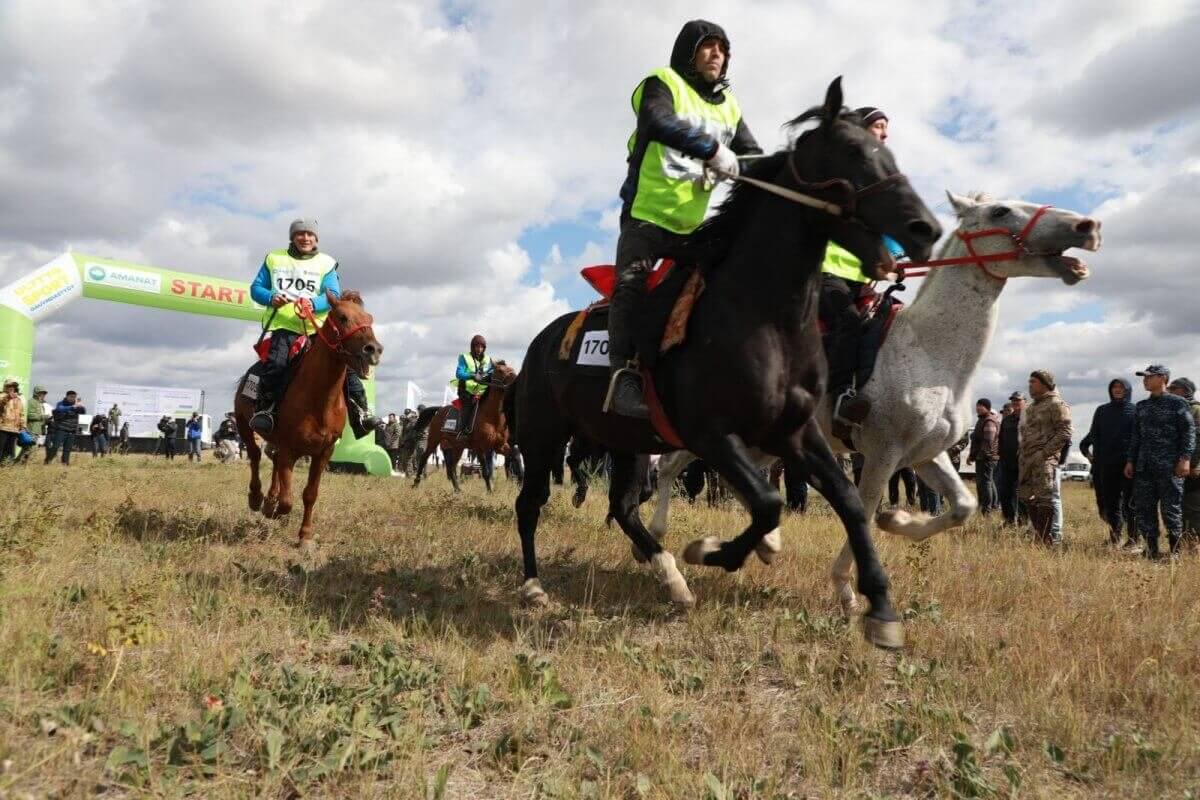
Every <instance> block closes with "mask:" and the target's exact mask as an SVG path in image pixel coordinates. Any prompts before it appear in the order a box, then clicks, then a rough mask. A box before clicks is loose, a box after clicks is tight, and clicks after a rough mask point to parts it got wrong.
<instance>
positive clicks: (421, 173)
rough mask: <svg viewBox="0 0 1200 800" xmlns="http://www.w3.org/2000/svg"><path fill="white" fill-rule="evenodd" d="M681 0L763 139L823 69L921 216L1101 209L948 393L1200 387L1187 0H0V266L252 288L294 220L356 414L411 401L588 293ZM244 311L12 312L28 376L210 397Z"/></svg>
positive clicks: (1199, 13)
mask: <svg viewBox="0 0 1200 800" xmlns="http://www.w3.org/2000/svg"><path fill="white" fill-rule="evenodd" d="M697 16H699V17H704V18H707V19H712V20H714V21H717V22H719V23H721V24H723V25H724V26H725V27H726V29H727V31H728V32H729V35H730V38H731V40H732V57H731V66H730V73H729V74H730V77H731V79H732V83H733V89H734V91H735V92H736V93H737V95H738V98H739V100H740V103H741V106H742V109H743V113H744V115H745V119H746V121H747V123H748V124H749V125H750V127H751V129H752V130H753V131H754V132H755V134H756V136H757V137H758V139H759V141H760V143H761V144H762V145H763V146H764V147H765V148H767V149H768V150H771V149H775V148H777V147H779V146H782V145H783V144H784V143H785V136H784V133H783V131H782V130H781V128H780V126H781V125H782V123H784V122H785V121H786V120H788V119H790V118H792V117H794V116H795V115H797V114H798V113H799V112H801V111H803V110H804V109H806V108H808V107H809V106H811V105H814V104H816V103H818V102H819V101H820V100H821V99H822V98H823V96H824V90H825V87H826V85H827V84H828V83H829V81H830V80H831V79H832V78H833V77H835V76H837V75H843V76H844V78H843V85H844V88H845V91H846V101H847V103H848V104H849V105H851V106H860V105H874V106H879V107H881V108H883V109H884V110H885V111H886V112H887V114H888V115H889V117H890V119H891V138H890V140H889V145H890V146H891V147H892V149H893V151H894V153H895V154H896V157H897V160H898V162H899V164H900V166H901V168H902V169H903V170H904V172H905V173H907V174H908V175H909V176H910V178H911V180H912V182H913V184H914V186H915V187H916V188H917V190H918V191H919V192H920V193H921V195H922V197H923V198H924V199H925V201H926V203H927V204H929V206H930V207H931V208H932V209H933V210H934V211H935V213H937V214H939V216H941V217H942V218H943V220H944V222H945V223H946V224H947V227H948V229H949V228H952V227H953V226H952V225H951V224H950V223H951V220H950V217H949V207H948V204H947V202H946V201H945V190H947V189H949V190H952V191H954V192H957V193H960V194H961V193H966V192H969V191H974V190H984V191H987V192H989V193H991V194H992V195H994V196H997V197H1001V198H1016V199H1025V200H1031V201H1038V202H1042V203H1053V204H1054V205H1056V206H1060V207H1065V208H1071V209H1074V210H1076V211H1079V212H1082V213H1087V214H1090V215H1092V216H1094V217H1095V218H1097V219H1099V220H1100V221H1101V222H1102V223H1103V231H1104V247H1103V249H1102V250H1101V251H1100V252H1098V253H1094V254H1092V253H1089V254H1080V255H1086V260H1087V262H1088V264H1089V265H1090V266H1091V268H1092V271H1093V274H1092V277H1091V279H1089V280H1087V281H1085V282H1084V283H1081V284H1079V285H1078V286H1075V287H1066V286H1064V285H1063V284H1061V283H1060V282H1057V281H1054V280H1052V279H1034V278H1023V279H1014V280H1013V281H1011V282H1010V283H1009V285H1008V286H1007V287H1006V288H1005V290H1004V293H1003V295H1002V296H1001V299H1000V309H1001V310H1000V324H999V328H998V330H997V332H996V334H995V336H994V338H993V341H992V344H991V347H990V349H989V351H988V353H987V355H986V357H985V360H984V362H983V364H982V365H981V366H980V369H979V372H978V374H977V376H976V380H975V393H976V394H977V395H978V396H987V397H991V398H992V399H994V400H999V399H1001V398H1003V397H1005V396H1007V394H1008V393H1009V392H1011V391H1012V390H1014V389H1019V388H1023V387H1024V385H1025V379H1026V377H1027V376H1028V374H1029V371H1030V370H1032V369H1036V368H1046V369H1050V370H1051V371H1053V372H1054V373H1055V374H1056V375H1057V376H1058V381H1059V388H1060V390H1061V392H1062V394H1063V396H1064V397H1065V399H1066V400H1067V401H1068V402H1069V403H1070V404H1071V405H1072V406H1073V409H1074V414H1075V417H1076V420H1077V421H1076V427H1077V435H1076V439H1078V438H1081V436H1082V434H1083V433H1085V432H1086V427H1087V421H1088V420H1090V417H1091V413H1092V410H1093V409H1094V408H1095V405H1096V403H1097V402H1101V401H1103V400H1105V399H1106V394H1105V387H1106V385H1107V384H1108V381H1109V380H1110V379H1111V378H1112V377H1114V376H1116V375H1122V376H1127V377H1131V378H1132V373H1133V372H1134V370H1135V369H1139V368H1141V367H1144V366H1145V365H1146V364H1148V363H1150V362H1158V363H1165V364H1167V365H1168V366H1170V367H1171V368H1172V371H1173V373H1174V374H1175V375H1177V376H1178V375H1190V376H1192V377H1194V378H1200V355H1198V354H1197V349H1196V347H1195V346H1194V343H1195V341H1196V335H1197V334H1198V333H1200V315H1198V314H1197V313H1196V307H1197V305H1196V297H1197V293H1198V291H1200V278H1198V277H1197V275H1196V274H1195V273H1193V272H1192V270H1194V269H1196V268H1197V267H1198V266H1200V260H1198V258H1197V256H1196V255H1195V252H1196V242H1195V227H1196V220H1197V216H1196V208H1198V207H1200V59H1197V58H1195V56H1194V52H1193V50H1192V48H1194V47H1195V42H1196V41H1200V2H1196V1H1195V0H1191V1H1190V2H1185V1H1184V0H1078V1H1077V0H1060V1H1058V2H1054V3H1045V2H1036V0H1035V1H1032V2H1024V1H1022V0H1009V1H1008V2H990V1H988V0H979V1H977V2H948V1H947V0H921V1H920V2H909V1H907V0H893V1H892V2H887V3H882V2H860V3H844V2H834V0H820V1H817V2H798V1H797V0H787V1H786V2H782V1H781V2H774V1H773V0H771V1H763V2H736V1H735V0H725V2H722V3H709V2H704V1H703V0H699V1H697V2H691V3H682V2H671V1H664V2H657V3H653V4H633V3H624V2H608V1H607V0H603V1H598V0H592V1H591V2H586V3H584V2H550V1H549V0H547V2H506V1H505V0H489V2H486V3H475V2H469V1H467V2H459V1H458V0H443V2H379V3H351V4H347V3H335V2H323V1H322V0H288V1H287V2H253V3H246V2H241V1H240V0H239V1H238V2H232V1H230V2H224V1H223V0H203V1H201V0H196V1H195V2H189V3H171V2H151V1H149V0H114V1H113V2H106V3H90V4H84V3H79V2H56V1H55V0H6V2H4V3H2V4H0V187H3V190H2V191H0V285H4V284H7V283H8V282H9V281H12V280H14V279H16V278H18V277H20V276H22V275H24V274H26V273H28V272H30V271H32V270H33V269H35V268H37V267H38V266H40V265H41V264H43V263H45V262H47V261H49V260H50V259H51V258H53V257H54V256H55V255H57V254H59V253H61V252H63V251H64V250H67V249H72V250H76V251H79V252H83V253H87V254H91V255H101V256H110V257H114V258H122V259H127V260H131V261H134V262H139V263H145V264H153V265H157V266H162V267H168V268H173V269H178V270H184V271H191V272H198V273H202V274H207V275H217V276H223V277H230V278H237V277H244V278H245V280H246V281H249V280H251V279H252V278H253V276H254V274H255V272H256V271H257V268H258V266H259V264H261V262H262V258H263V255H264V254H265V253H266V252H267V251H268V250H270V249H273V248H276V247H281V246H284V245H285V244H286V239H287V228H288V223H289V222H290V221H291V220H292V219H293V218H295V217H298V216H304V217H315V218H316V219H318V220H319V222H320V229H321V240H320V246H321V248H322V250H324V251H325V252H328V253H330V254H332V255H333V256H334V257H335V258H337V259H338V261H339V262H340V265H341V266H340V273H341V282H342V286H343V287H345V288H354V289H359V290H361V291H362V292H363V294H364V296H365V298H366V304H367V308H368V310H370V311H371V312H372V313H373V314H374V315H375V319H376V333H377V335H378V337H379V339H380V340H381V341H382V342H383V343H384V346H385V348H386V350H385V353H384V360H383V363H382V364H381V366H380V368H379V369H378V371H377V377H378V400H379V406H380V410H381V411H384V412H387V411H392V410H396V411H399V410H402V409H403V405H404V400H405V387H406V385H407V383H408V382H409V381H412V382H415V383H416V384H417V385H419V386H420V387H421V388H422V389H424V390H425V391H426V392H427V394H428V395H429V396H431V397H433V398H435V399H440V397H441V392H442V387H443V386H444V385H445V384H446V382H447V381H448V380H449V379H450V378H451V376H452V374H453V369H454V362H455V357H456V355H457V354H458V353H459V352H462V351H463V350H464V349H466V346H467V343H468V342H469V340H470V338H471V336H472V335H473V334H475V333H483V334H484V335H485V336H486V337H487V339H488V342H489V352H490V353H491V354H492V355H493V356H494V357H496V358H505V359H508V360H510V361H512V362H520V360H521V358H522V357H523V355H524V350H525V347H526V346H527V345H528V343H529V341H530V340H531V339H532V338H533V336H534V335H536V333H537V332H538V331H539V330H540V329H541V328H542V327H543V326H545V325H546V324H547V323H549V322H550V321H551V320H552V319H554V318H556V317H557V316H559V315H560V314H562V313H565V312H567V311H568V310H570V309H572V308H578V307H580V306H581V305H582V304H585V303H587V302H589V301H590V300H591V299H592V296H591V292H590V290H589V289H588V287H587V286H586V285H585V284H584V283H583V282H582V280H581V279H580V278H579V277H578V269H579V267H581V266H585V265H589V264H596V263H609V262H611V260H612V254H613V252H614V248H615V242H616V235H617V216H618V211H619V200H618V198H617V191H618V189H619V187H620V184H621V181H622V180H623V178H624V172H625V166H626V165H625V142H626V139H627V137H628V136H629V133H630V131H631V130H632V125H633V122H634V118H633V113H632V111H631V108H630V105H629V96H630V93H631V92H632V90H633V89H634V87H635V86H636V85H637V83H638V82H639V81H640V80H641V79H642V78H643V77H645V75H646V74H648V73H649V72H650V71H651V70H652V69H654V68H656V67H659V66H662V65H664V64H665V63H666V62H667V59H668V56H669V54H670V50H671V45H672V43H673V41H674V38H675V35H676V33H677V32H678V30H679V27H680V25H681V24H682V23H683V22H684V21H686V20H687V19H689V18H693V17H697ZM917 285H918V282H917V281H912V282H910V286H909V289H908V290H907V292H906V293H905V295H904V296H906V297H909V298H911V297H913V296H915V290H916V288H917ZM256 333H257V332H256V331H255V330H254V327H253V326H248V325H247V324H246V323H240V322H234V321H224V320H217V319H212V318H208V317H197V316H189V315H181V314H171V313H169V312H163V311H155V310H151V309H143V308H135V307H130V306H119V305H113V304H109V303H103V302H100V301H94V300H81V301H79V302H76V303H75V304H73V305H71V306H69V307H67V308H66V309H64V310H63V311H61V312H59V313H58V314H57V315H56V316H54V317H51V318H49V319H47V320H44V321H42V322H41V323H39V327H38V332H37V340H36V344H35V353H34V380H35V381H37V382H39V383H44V384H47V385H48V386H49V387H50V391H51V396H52V397H55V396H60V395H61V393H62V391H64V390H65V389H66V388H68V387H67V385H68V384H70V387H71V388H76V389H78V390H79V391H80V392H82V393H83V394H84V396H85V397H86V396H88V395H91V394H93V393H94V391H95V385H96V384H97V383H100V382H118V383H130V384H141V385H156V386H181V387H196V388H203V389H205V390H206V393H207V396H208V397H209V398H213V399H212V400H211V401H210V402H211V403H212V404H213V405H211V406H210V410H211V411H214V412H217V413H220V412H222V411H224V410H225V408H226V407H227V406H228V405H229V403H228V402H225V401H224V399H223V398H224V396H225V395H226V394H231V387H232V384H233V381H234V380H235V379H236V378H237V377H238V375H239V374H240V373H241V371H242V370H244V368H245V367H246V366H247V365H248V363H249V360H250V358H251V357H252V355H251V351H250V345H251V343H252V342H253V340H254V338H255V337H256ZM1135 383H1136V379H1135ZM1136 394H1137V395H1139V396H1140V395H1141V394H1142V392H1141V390H1140V389H1138V390H1137V392H1136Z"/></svg>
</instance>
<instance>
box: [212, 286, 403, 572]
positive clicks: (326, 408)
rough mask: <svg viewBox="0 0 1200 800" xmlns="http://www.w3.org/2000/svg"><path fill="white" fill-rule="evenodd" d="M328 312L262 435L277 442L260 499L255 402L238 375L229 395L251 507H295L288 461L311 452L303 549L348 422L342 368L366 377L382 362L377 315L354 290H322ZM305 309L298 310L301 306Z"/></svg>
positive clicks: (270, 510) (274, 514)
mask: <svg viewBox="0 0 1200 800" xmlns="http://www.w3.org/2000/svg"><path fill="white" fill-rule="evenodd" d="M325 296H326V298H327V299H328V300H329V304H330V310H329V316H328V317H327V318H326V319H325V323H324V324H323V325H322V326H321V327H320V328H319V329H317V330H316V333H315V334H313V335H312V336H311V339H312V340H314V341H312V343H311V344H310V345H309V348H308V351H307V352H305V354H304V356H303V357H302V358H301V359H300V361H299V363H298V364H297V365H296V366H295V368H294V372H293V374H292V377H291V380H290V381H289V387H290V388H289V390H288V392H287V393H286V394H285V395H284V397H283V400H282V401H281V402H280V404H279V410H278V413H277V416H276V423H275V430H274V431H273V432H271V433H270V434H268V435H267V436H266V437H265V438H266V440H267V441H268V442H270V443H271V444H273V445H274V446H275V454H274V456H272V459H271V460H272V463H273V465H274V467H273V469H272V470H271V488H270V490H269V491H268V492H267V496H266V499H265V501H264V498H263V493H262V483H261V481H260V480H259V477H258V464H259V461H260V460H261V458H262V448H261V447H259V444H258V442H257V441H256V440H255V438H254V434H253V433H252V432H251V430H250V417H252V416H253V415H254V402H253V401H252V400H250V399H249V398H247V397H243V396H242V392H241V384H242V383H244V382H245V379H243V380H242V381H241V382H239V385H238V392H237V395H236V396H235V397H234V404H233V407H234V415H235V417H236V419H237V427H238V433H239V434H241V437H242V441H244V442H245V443H246V452H247V453H248V454H249V456H250V510H251V511H258V510H259V509H260V508H261V509H262V512H263V514H264V515H265V516H267V517H269V518H271V519H278V518H280V517H284V516H287V514H288V513H289V512H291V510H292V468H293V467H294V466H295V464H296V459H298V458H299V457H300V456H309V457H310V458H311V460H312V461H311V464H310V466H309V468H308V483H307V484H305V486H304V493H303V498H304V520H303V521H302V522H301V523H300V541H299V546H300V548H301V549H305V550H308V549H311V548H312V547H313V525H312V517H313V506H315V505H316V503H317V491H318V489H319V487H320V485H321V473H322V472H324V471H325V467H326V465H327V464H328V463H329V459H330V457H331V456H332V455H333V447H334V445H335V444H337V440H338V439H339V438H340V437H341V435H342V431H343V429H345V427H346V399H345V395H344V386H345V383H346V370H347V369H352V370H354V371H355V372H357V373H358V374H359V375H361V376H362V377H364V378H365V377H368V375H369V374H370V371H371V367H373V366H375V365H376V364H378V363H379V357H380V355H381V354H382V353H383V345H381V344H380V343H379V340H378V339H376V338H375V332H374V331H373V330H372V329H371V325H372V323H373V322H374V319H373V318H372V317H371V315H370V314H368V313H367V312H366V311H365V310H364V309H363V304H362V297H361V296H359V294H358V292H346V293H345V294H344V295H343V296H342V298H341V299H338V298H337V297H336V296H335V295H333V294H332V293H331V292H326V294H325ZM302 313H303V312H302Z"/></svg>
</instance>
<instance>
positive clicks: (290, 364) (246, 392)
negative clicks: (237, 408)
mask: <svg viewBox="0 0 1200 800" xmlns="http://www.w3.org/2000/svg"><path fill="white" fill-rule="evenodd" d="M308 345H309V341H308V336H306V335H304V334H301V335H300V336H297V337H296V340H295V341H294V342H292V346H291V347H290V348H288V358H287V366H286V367H285V369H284V374H283V380H282V381H281V382H280V386H279V396H278V398H276V402H277V403H279V402H282V401H283V395H284V393H285V392H286V391H287V388H288V386H289V385H290V384H291V382H292V381H291V377H292V372H293V371H294V370H295V369H296V365H297V364H299V363H300V359H301V358H302V357H303V356H304V354H305V353H306V352H308ZM252 348H253V350H254V354H255V355H256V356H257V357H258V358H257V359H256V360H255V362H254V363H253V364H251V365H250V368H249V369H247V370H246V372H245V374H243V376H242V380H241V381H240V386H241V388H240V389H239V390H238V391H239V392H240V393H241V394H242V395H243V396H245V397H247V398H249V399H251V400H253V401H255V402H256V403H257V402H258V393H259V386H258V382H259V379H260V378H261V377H262V375H263V372H265V371H266V366H267V358H268V356H269V355H270V352H271V334H270V333H269V332H268V333H267V334H266V335H264V336H263V337H262V338H261V339H259V340H258V341H257V342H255V343H254V344H253V345H252Z"/></svg>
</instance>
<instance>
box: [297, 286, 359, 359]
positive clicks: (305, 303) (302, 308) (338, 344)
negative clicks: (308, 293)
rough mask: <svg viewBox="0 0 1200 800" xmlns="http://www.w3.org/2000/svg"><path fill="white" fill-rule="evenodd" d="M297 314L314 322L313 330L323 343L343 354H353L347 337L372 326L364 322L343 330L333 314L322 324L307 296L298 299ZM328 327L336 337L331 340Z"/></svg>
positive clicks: (333, 350) (335, 351) (305, 319)
mask: <svg viewBox="0 0 1200 800" xmlns="http://www.w3.org/2000/svg"><path fill="white" fill-rule="evenodd" d="M296 316H298V317H300V319H302V320H304V321H305V322H309V323H312V326H313V330H315V331H316V334H317V338H318V339H320V340H321V343H322V344H324V345H325V346H326V347H328V348H329V349H330V350H331V351H332V352H334V353H340V354H342V355H352V353H350V351H349V350H347V349H346V348H345V344H346V340H347V339H349V338H350V337H351V336H353V335H354V334H356V333H358V332H359V331H361V330H362V329H363V328H369V327H371V323H370V322H364V323H363V324H361V325H356V326H355V327H353V328H351V329H350V330H348V331H345V332H343V331H341V330H339V329H338V326H337V323H336V322H334V321H333V317H332V316H329V317H326V318H325V324H324V325H321V324H319V323H318V322H317V317H316V315H315V314H314V313H313V307H312V301H311V300H309V299H308V298H306V297H301V298H300V299H299V300H297V301H296ZM326 328H329V329H331V332H332V333H333V337H334V338H333V341H330V340H329V337H328V336H327V335H326V334H325V329H326Z"/></svg>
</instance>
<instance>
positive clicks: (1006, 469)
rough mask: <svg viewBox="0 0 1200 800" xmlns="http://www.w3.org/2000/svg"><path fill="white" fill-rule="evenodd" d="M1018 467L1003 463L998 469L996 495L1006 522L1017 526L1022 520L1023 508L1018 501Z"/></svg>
mask: <svg viewBox="0 0 1200 800" xmlns="http://www.w3.org/2000/svg"><path fill="white" fill-rule="evenodd" d="M1017 478H1018V473H1017V465H1016V464H1010V463H1008V462H1006V461H1001V462H1000V463H999V464H998V465H997V467H996V495H997V497H998V499H999V501H1000V512H1001V513H1002V514H1004V521H1005V522H1007V523H1008V524H1010V525H1016V524H1017V523H1018V522H1019V521H1020V520H1019V517H1020V516H1021V507H1020V503H1019V502H1018V501H1017Z"/></svg>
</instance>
